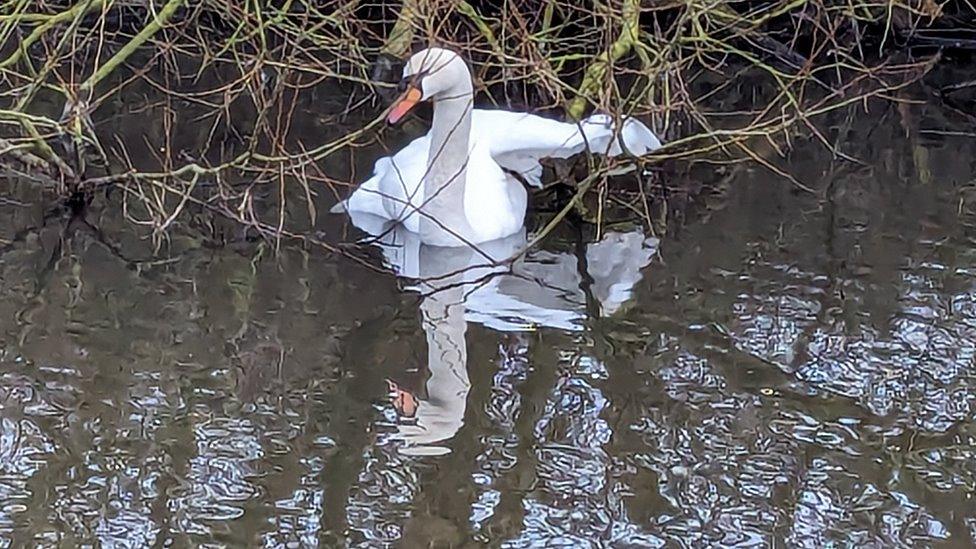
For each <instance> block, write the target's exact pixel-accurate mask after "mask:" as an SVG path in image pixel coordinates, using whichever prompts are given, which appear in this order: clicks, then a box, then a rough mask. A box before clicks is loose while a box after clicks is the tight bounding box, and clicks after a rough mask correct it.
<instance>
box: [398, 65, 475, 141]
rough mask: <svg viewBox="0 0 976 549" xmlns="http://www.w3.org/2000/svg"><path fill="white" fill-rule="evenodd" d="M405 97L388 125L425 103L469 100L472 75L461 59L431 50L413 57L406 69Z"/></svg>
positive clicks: (404, 77)
mask: <svg viewBox="0 0 976 549" xmlns="http://www.w3.org/2000/svg"><path fill="white" fill-rule="evenodd" d="M400 87H401V88H402V93H401V94H400V96H399V98H398V99H397V100H396V102H395V103H394V104H393V110H391V111H390V114H389V116H388V117H387V121H388V122H390V123H391V124H395V123H396V122H397V121H399V120H400V119H401V118H403V116H404V115H405V114H407V113H408V112H410V109H412V108H413V107H414V106H415V105H416V104H417V103H420V102H421V101H439V100H447V99H453V98H466V99H469V98H470V95H471V73H470V72H468V67H467V65H465V64H464V60H463V59H461V56H460V55H458V54H456V53H454V52H453V51H451V50H447V49H444V48H427V49H425V50H421V51H419V52H417V53H415V54H413V55H412V56H411V57H410V60H409V61H407V64H406V66H404V67H403V80H401V81H400Z"/></svg>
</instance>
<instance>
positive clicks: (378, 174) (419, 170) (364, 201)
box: [333, 135, 430, 232]
mask: <svg viewBox="0 0 976 549" xmlns="http://www.w3.org/2000/svg"><path fill="white" fill-rule="evenodd" d="M429 148H430V140H429V138H428V137H427V136H426V135H424V136H422V137H418V138H417V139H414V140H413V141H411V142H410V143H409V144H408V145H407V146H406V147H404V148H402V149H400V150H399V151H397V152H396V154H394V155H393V156H384V157H381V158H380V159H378V160H377V161H376V164H374V166H373V175H372V176H371V177H370V178H369V179H367V180H366V181H363V182H362V183H361V184H360V185H359V187H358V188H357V189H356V190H355V192H353V193H352V195H351V196H350V197H349V198H348V199H347V200H345V201H344V202H342V203H340V204H341V206H340V205H336V207H335V208H333V211H341V210H342V209H345V210H346V211H348V212H350V213H352V212H360V213H366V214H371V215H374V216H379V217H383V218H386V219H391V220H397V221H403V222H405V223H406V225H407V226H408V228H409V227H410V221H412V222H413V223H414V224H417V223H418V219H417V216H416V215H414V216H410V215H409V214H410V212H412V211H413V210H414V209H415V208H416V206H418V205H420V204H422V203H423V199H424V197H423V186H422V185H421V184H420V183H421V181H423V177H424V171H425V170H426V166H427V150H428V149H429ZM407 217H410V219H407ZM354 223H355V221H354ZM413 230H416V229H413ZM367 232H369V231H368V230H367Z"/></svg>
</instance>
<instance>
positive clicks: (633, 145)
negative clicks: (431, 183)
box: [472, 109, 661, 186]
mask: <svg viewBox="0 0 976 549" xmlns="http://www.w3.org/2000/svg"><path fill="white" fill-rule="evenodd" d="M472 131H473V133H474V138H475V140H477V141H479V142H481V143H483V144H485V145H487V147H488V149H489V150H490V151H491V156H492V157H493V158H494V159H495V161H496V162H498V163H499V165H501V166H502V167H503V168H506V169H509V170H512V171H514V172H516V173H518V174H519V175H520V176H522V177H523V178H524V179H525V180H526V181H528V182H529V183H530V184H532V185H535V186H541V181H540V177H541V175H542V167H541V166H540V165H539V160H540V159H542V158H568V157H570V156H573V155H575V154H578V153H581V152H583V151H584V150H587V148H588V149H589V150H590V151H592V152H594V153H598V154H608V155H610V156H616V155H619V154H621V153H622V152H623V150H624V148H626V150H627V151H628V152H630V153H631V154H634V155H638V156H639V155H642V154H645V153H647V152H649V151H652V150H654V149H657V148H659V147H660V146H661V142H660V140H658V138H657V136H655V135H654V133H653V132H652V131H651V130H650V128H648V127H647V126H645V125H644V124H643V123H641V122H640V121H639V120H636V119H633V118H625V119H624V121H623V128H622V129H621V131H620V132H619V133H620V135H619V136H618V135H617V132H616V131H615V129H614V125H613V119H612V118H611V117H610V116H608V115H603V114H599V115H594V116H591V117H589V118H587V119H585V120H583V121H581V122H580V123H579V124H573V123H568V122H559V121H558V120H552V119H549V118H543V117H541V116H537V115H534V114H529V113H515V112H509V111H502V110H484V109H475V110H474V112H473V124H472ZM621 138H622V141H623V143H622V145H623V146H621Z"/></svg>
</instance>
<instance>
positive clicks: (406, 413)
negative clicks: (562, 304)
mask: <svg viewBox="0 0 976 549" xmlns="http://www.w3.org/2000/svg"><path fill="white" fill-rule="evenodd" d="M386 384H387V387H389V390H390V401H391V403H392V404H393V408H394V409H395V410H396V411H397V414H398V415H399V416H400V417H401V418H405V419H412V418H413V417H414V416H416V415H417V405H418V403H417V397H415V396H413V393H410V392H408V391H404V390H403V389H401V388H400V386H399V385H397V383H396V382H395V381H393V380H391V379H387V380H386Z"/></svg>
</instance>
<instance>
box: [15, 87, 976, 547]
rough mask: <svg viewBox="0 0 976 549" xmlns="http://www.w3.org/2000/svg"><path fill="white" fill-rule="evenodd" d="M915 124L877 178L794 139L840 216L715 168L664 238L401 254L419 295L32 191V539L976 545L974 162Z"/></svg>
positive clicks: (21, 285)
mask: <svg viewBox="0 0 976 549" xmlns="http://www.w3.org/2000/svg"><path fill="white" fill-rule="evenodd" d="M910 112H911V114H912V120H913V123H912V124H910V125H907V124H906V123H905V112H899V111H898V110H896V109H892V108H878V109H876V110H874V111H872V112H871V113H869V115H864V114H863V112H862V113H860V114H857V115H856V116H858V117H860V118H857V120H859V121H858V122H856V123H854V124H847V125H846V127H845V128H844V129H843V130H837V128H836V127H835V128H833V129H832V130H831V131H832V132H834V133H836V134H839V135H841V137H838V141H840V142H842V146H843V150H844V152H845V153H846V154H850V155H854V156H856V157H857V158H858V159H860V160H861V161H862V162H863V165H857V164H852V163H850V162H845V161H841V160H839V159H838V160H834V159H832V158H831V156H830V154H829V152H828V151H825V150H824V148H823V147H822V145H820V144H818V143H816V142H815V141H809V142H804V141H803V140H800V141H798V142H796V143H794V145H795V149H794V151H793V152H792V153H791V154H790V156H789V157H788V158H787V159H786V160H785V161H784V162H783V165H784V166H786V167H787V168H788V169H789V170H790V171H791V172H792V173H794V174H796V175H797V176H798V177H799V178H800V179H802V180H803V181H804V182H805V183H807V184H810V185H811V186H814V187H815V188H817V189H819V190H821V191H822V196H812V195H809V194H807V193H803V192H800V191H797V190H796V189H795V188H794V187H793V186H792V185H791V184H790V182H788V181H785V180H783V179H780V178H778V177H776V176H773V175H771V174H770V173H769V172H767V171H765V170H764V169H763V168H761V167H759V166H755V165H750V164H737V165H734V166H731V167H729V166H726V167H722V168H720V169H719V168H713V167H707V168H702V167H699V168H695V169H693V170H692V171H691V172H690V174H681V175H680V176H676V177H685V178H695V179H696V180H697V181H698V182H700V183H702V184H703V185H704V186H705V188H706V189H707V192H706V193H705V197H704V198H703V200H702V201H701V202H702V203H701V204H700V205H698V206H696V207H695V208H693V209H692V210H691V213H690V214H689V216H688V218H687V220H686V221H685V223H684V224H683V226H681V227H680V228H678V229H676V230H674V232H673V234H668V235H667V236H664V237H663V238H661V239H660V240H656V239H654V238H652V237H650V235H646V234H644V232H643V231H644V229H643V228H642V226H641V225H640V223H636V222H624V223H620V224H617V225H614V226H611V227H608V228H607V230H606V231H605V234H603V235H600V236H601V237H600V238H597V237H596V235H594V234H593V231H592V229H586V230H577V228H574V227H573V226H571V225H570V226H567V227H564V228H563V230H561V231H559V232H558V234H557V236H556V237H555V238H552V239H550V240H548V241H546V243H545V244H544V245H543V247H542V248H541V249H539V250H537V251H535V252H534V253H533V254H531V255H530V256H529V258H528V259H527V260H526V261H523V262H521V263H520V264H518V265H516V267H515V269H514V272H513V273H512V274H509V275H506V276H501V277H498V276H495V277H492V276H490V275H492V272H491V271H490V270H489V269H485V268H480V269H473V270H472V269H466V268H467V267H470V266H472V265H477V264H479V263H480V261H479V258H478V257H476V256H475V254H472V253H470V252H444V251H438V250H430V249H422V248H420V247H416V246H412V245H411V243H410V242H403V241H401V242H400V244H403V246H401V247H394V248H390V249H389V250H388V254H390V256H391V257H393V256H395V257H396V258H398V259H397V261H400V262H401V263H400V265H401V267H403V268H405V269H407V271H409V273H410V274H412V275H414V276H419V277H426V278H430V277H431V276H433V277H435V279H436V280H435V281H434V282H428V283H426V284H424V283H421V284H419V285H418V284H417V283H416V282H415V281H409V280H398V279H397V278H396V277H394V276H392V275H389V274H385V273H383V272H377V271H375V270H372V269H369V268H367V267H364V266H362V265H360V264H358V263H356V262H353V261H350V260H348V259H344V258H342V257H339V256H334V255H328V254H325V253H323V252H322V251H321V250H318V249H314V248H303V247H302V246H299V245H297V244H294V243H289V242H283V243H282V246H281V249H280V251H279V253H278V254H277V255H275V254H274V251H273V250H272V249H271V247H270V246H269V245H267V244H262V243H256V244H255V243H252V244H241V245H236V246H210V245H205V244H206V243H205V242H204V241H203V240H202V239H200V238H198V237H196V236H194V232H193V231H191V230H189V229H186V228H185V227H181V226H179V225H178V226H177V227H176V228H175V229H174V230H173V231H172V233H171V238H170V240H169V241H168V242H167V243H166V244H165V245H164V246H163V247H162V250H161V251H160V252H159V253H158V254H156V255H154V254H153V253H152V246H151V245H150V244H149V243H148V242H147V241H146V239H145V238H144V236H145V235H143V234H142V233H140V232H138V231H136V230H134V229H132V226H131V224H128V223H127V222H126V221H125V220H123V219H122V216H121V215H120V212H119V210H120V208H119V206H118V202H117V198H116V199H112V198H110V199H109V200H107V201H100V202H98V203H97V205H96V206H95V207H94V208H93V209H92V210H91V211H89V212H88V213H87V220H88V223H87V224H86V223H82V222H80V221H79V220H77V219H76V220H75V221H73V222H71V223H68V222H67V221H66V218H64V217H53V218H51V219H48V221H47V223H46V224H43V226H42V223H41V220H42V218H43V216H44V213H45V209H44V208H43V207H42V206H41V205H40V204H43V203H44V200H43V199H42V198H41V196H40V195H39V194H38V192H37V191H36V190H34V189H33V188H32V187H31V186H30V185H29V184H27V183H25V182H21V181H14V180H11V181H7V182H6V184H9V185H12V186H13V187H14V188H15V189H17V191H18V192H17V195H18V196H19V197H20V199H21V201H22V203H13V202H11V203H2V204H0V226H2V232H0V238H3V239H4V241H3V242H4V243H6V242H10V244H4V247H3V253H2V255H0V276H2V282H0V287H2V296H3V299H2V300H0V406H2V408H0V409H2V419H0V539H2V540H3V542H2V543H3V545H5V546H24V545H31V546H73V545H82V544H89V545H90V544H98V545H102V546H107V547H125V546H131V547H140V546H148V545H157V546H171V545H172V546H186V545H210V546H214V545H230V546H269V547H271V546H294V547H297V546H316V545H318V546H336V545H352V546H368V547H381V546H385V545H388V544H390V545H399V546H403V547H428V546H435V547H446V546H479V545H482V544H488V545H490V546H504V547H537V546H546V547H586V546H613V547H642V546H647V547H654V546H686V547H701V546H770V545H776V546H782V545H791V546H800V547H823V546H831V545H832V546H846V547H890V546H928V545H946V546H958V547H965V546H970V545H971V544H973V543H976V502H974V501H973V493H974V490H976V420H974V419H976V364H974V354H976V252H974V249H976V247H974V237H976V192H973V191H974V187H973V186H972V182H971V180H972V179H973V177H974V173H976V172H974V167H976V163H974V160H973V159H974V158H976V156H974V150H976V146H974V142H973V140H972V138H970V137H967V136H965V135H957V136H950V137H946V136H944V135H939V134H938V133H933V132H932V131H928V130H933V129H934V130H940V131H941V130H942V129H945V126H944V124H942V122H943V120H942V119H939V118H938V117H937V116H936V115H935V114H933V113H936V114H937V113H938V111H937V110H936V109H935V108H934V107H931V106H926V105H913V106H911V108H910ZM862 115H863V116H862ZM878 120H880V122H879V121H878ZM308 123H309V124H312V125H313V126H314V124H315V122H314V121H311V122H308ZM117 124H119V125H120V127H122V126H125V124H124V122H117ZM158 130H159V128H156V129H155V130H150V131H158ZM835 130H836V131H835ZM120 131H121V130H120ZM131 131H133V132H136V133H138V132H139V131H141V130H140V129H132V130H131ZM190 133H193V132H190ZM203 133H204V134H205V133H206V132H203ZM184 138H185V139H186V140H187V141H190V142H192V141H193V139H194V138H193V137H184ZM188 146H192V144H191V145H188ZM375 152H376V151H375V150H372V149H365V150H363V151H361V153H360V154H362V155H363V159H362V160H361V161H357V162H359V163H361V164H363V165H368V163H369V160H370V158H371V155H372V154H374V153H375ZM336 162H339V161H338V160H337V161H336ZM342 162H345V160H343V161H342ZM336 169H338V168H336ZM967 183H968V184H969V185H970V186H968V187H967ZM113 200H114V201H113ZM326 202H327V200H325V198H323V207H322V208H321V210H323V211H324V209H325V207H327V203H326ZM342 223H343V220H342V219H341V218H332V219H329V220H325V221H322V222H320V228H321V229H322V230H323V231H324V232H325V233H326V234H331V235H334V234H339V232H340V231H339V229H340V227H341V225H342ZM520 244H521V240H520V237H519V236H516V237H515V239H514V240H513V241H512V242H508V243H504V244H502V245H501V246H502V247H505V246H509V247H518V246H519V245H520ZM371 257H372V258H373V260H374V262H377V263H378V262H379V261H380V254H378V253H376V254H374V255H373V256H371ZM459 273H460V274H459ZM465 281H467V282H472V283H471V284H463V282H465ZM411 287H413V289H411ZM391 387H392V388H395V389H396V390H398V391H402V392H400V393H398V394H399V397H400V399H401V400H400V401H399V402H398V403H397V404H398V405H399V411H400V412H406V413H408V414H409V413H411V412H413V407H414V404H416V405H417V409H416V412H415V414H414V415H415V417H414V419H413V421H410V420H409V419H407V418H404V417H400V416H399V415H398V409H397V406H394V404H393V403H391V400H390V398H389V395H390V389H391ZM414 399H416V400H414Z"/></svg>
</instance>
